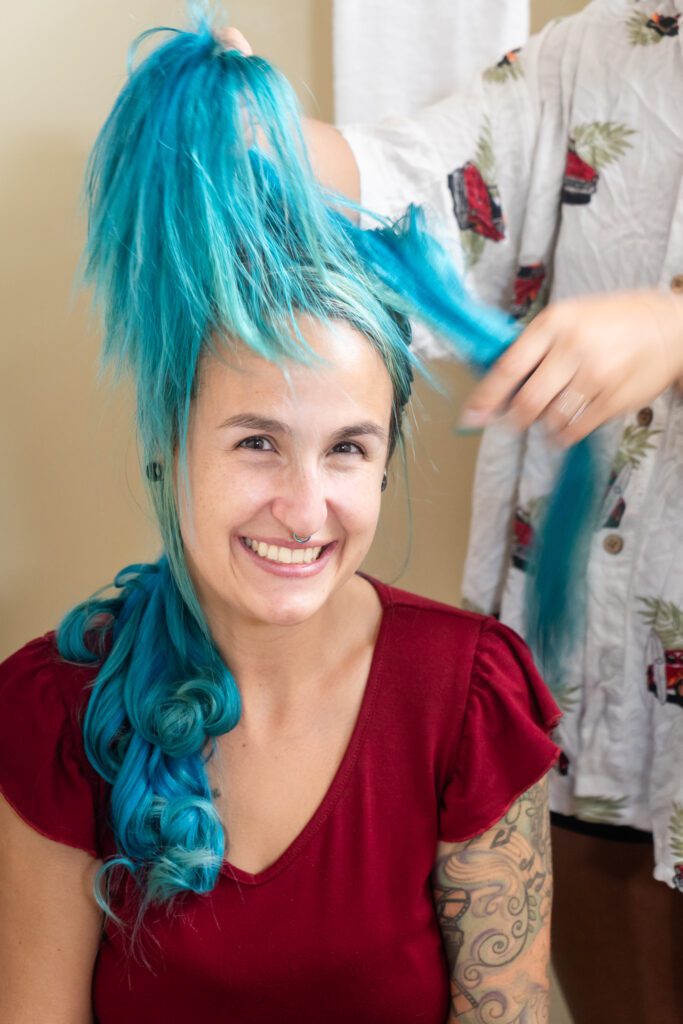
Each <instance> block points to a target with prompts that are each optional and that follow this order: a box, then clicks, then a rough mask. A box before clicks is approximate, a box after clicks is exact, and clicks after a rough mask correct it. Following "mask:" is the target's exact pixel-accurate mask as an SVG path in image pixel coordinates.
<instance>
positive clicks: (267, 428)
mask: <svg viewBox="0 0 683 1024" xmlns="http://www.w3.org/2000/svg"><path fill="white" fill-rule="evenodd" d="M225 427H246V428H247V429H248V430H262V431H263V432H264V433H265V434H291V430H290V428H289V427H288V426H287V424H286V423H281V422H280V421H279V420H271V419H268V418H267V417H265V416H259V415H258V414H257V413H253V412H240V413H237V414H236V415H235V416H229V417H228V418H227V420H223V422H222V423H219V425H218V429H219V430H223V429H224V428H225Z"/></svg>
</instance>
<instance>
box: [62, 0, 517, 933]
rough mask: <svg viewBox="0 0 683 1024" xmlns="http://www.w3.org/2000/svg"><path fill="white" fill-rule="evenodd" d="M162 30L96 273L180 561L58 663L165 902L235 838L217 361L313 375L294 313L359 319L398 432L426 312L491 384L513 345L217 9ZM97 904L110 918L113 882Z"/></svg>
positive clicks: (122, 599) (123, 580)
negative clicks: (222, 790)
mask: <svg viewBox="0 0 683 1024" xmlns="http://www.w3.org/2000/svg"><path fill="white" fill-rule="evenodd" d="M157 31H159V30H157ZM167 31H170V32H171V37H170V39H169V40H168V41H166V42H165V43H164V44H163V45H160V46H159V47H158V48H157V49H155V50H154V51H153V52H152V53H151V54H150V55H149V56H148V57H147V58H146V59H145V60H144V61H143V62H142V63H141V64H140V65H139V66H138V67H137V68H136V69H135V70H133V71H132V72H131V74H130V76H129V78H128V81H127V83H126V84H125V86H124V88H123V90H122V91H121V94H120V95H119V97H118V99H117V101H116V103H115V105H114V108H113V110H112V112H111V114H110V116H109V118H108V119H107V121H106V123H105V125H104V127H103V129H102V131H101V133H100V135H99V137H98V139H97V142H96V144H95V147H94V150H93V153H92V156H91V159H90V163H89V167H88V172H87V178H86V193H87V199H88V208H89V220H88V239H87V247H86V252H85V263H84V268H85V279H86V281H87V282H88V283H89V284H90V285H91V286H92V287H93V289H94V295H95V299H96V301H97V302H98V304H99V305H100V307H101V308H102V310H103V315H104V327H105V336H104V359H105V361H106V362H107V363H109V364H113V365H114V366H115V367H116V368H117V370H118V371H120V372H128V373H130V374H131V375H132V376H133V379H134V380H135V382H136V387H137V425H138V432H139V438H140V448H141V457H142V462H143V464H144V465H146V466H148V467H150V466H151V467H154V471H153V472H152V473H150V474H148V476H149V477H150V482H149V489H150V494H151V498H152V502H153V505H154V509H155V512H156V515H157V518H158V521H159V526H160V531H161V536H162V542H163V552H164V553H163V556H162V557H161V559H160V560H159V561H158V562H157V563H155V564H149V565H147V564H146V565H136V566H130V567H129V568H127V569H125V570H123V572H121V573H119V575H118V576H117V577H116V579H115V581H114V587H115V588H116V593H115V594H114V595H113V596H107V595H103V594H102V593H99V594H96V595H95V596H94V597H93V598H91V599H90V600H88V601H86V602H84V603H83V604H81V605H79V606H78V607H76V608H75V609H73V610H72V611H71V612H70V613H69V614H68V615H67V616H66V617H65V619H64V620H63V622H62V623H61V626H60V628H59V631H58V645H59V650H60V653H61V654H62V656H63V657H65V658H67V659H70V660H75V661H78V662H85V663H92V664H94V665H97V666H98V674H97V677H96V680H95V683H94V686H93V690H92V694H91V697H90V700H89V703H88V708H87V712H86V716H85V720H84V739H85V748H86V752H87V756H88V758H89V760H90V762H91V763H92V765H93V766H94V768H95V769H96V771H97V772H98V773H99V774H100V775H101V776H102V777H103V778H104V779H105V780H107V782H108V783H109V784H110V786H111V821H112V826H113V832H114V838H115V842H116V848H117V851H118V854H117V856H116V857H115V858H114V859H112V860H111V861H109V862H106V863H105V865H104V869H103V870H104V872H105V873H106V871H107V870H108V869H109V867H110V866H111V865H123V866H125V867H126V868H127V869H128V870H129V871H130V872H131V873H132V874H133V875H134V877H135V878H136V879H138V881H139V883H140V889H141V892H142V895H143V900H144V902H147V901H151V902H154V903H163V902H167V901H169V900H170V899H171V898H172V897H174V896H176V895H177V894H179V893H182V892H185V891H192V892H195V893H204V892H208V891H210V890H211V889H212V888H213V887H214V886H215V884H216V881H217V877H218V872H219V869H220V866H221V863H222V862H223V859H224V852H225V851H224V834H223V829H222V826H221V822H220V820H219V817H218V814H217V812H216V810H215V808H214V806H213V802H212V799H211V792H210V788H209V783H208V779H207V772H206V761H207V757H209V756H210V754H211V749H212V741H213V740H214V738H215V737H216V736H219V735H221V734H223V733H226V732H228V731H229V730H230V729H232V728H233V727H234V726H235V725H236V723H237V721H238V720H239V715H240V697H239V690H238V687H237V684H236V682H235V679H234V678H233V676H232V674H231V672H230V669H229V667H227V666H226V665H225V664H224V662H223V661H222V659H221V657H220V655H219V653H218V650H217V648H216V646H215V644H214V642H213V640H212V637H211V634H210V631H209V628H208V624H207V622H206V619H205V617H204V615H203V612H202V609H201V607H200V604H199V601H198V600H197V595H196V593H195V590H194V587H193V585H192V581H191V579H190V577H189V574H188V570H187V566H186V563H185V558H184V552H183V543H182V537H181V533H180V527H179V520H178V508H177V503H178V495H177V492H176V483H177V484H178V487H179V488H180V489H182V486H183V479H184V475H183V466H184V465H185V463H184V459H185V448H186V436H187V426H188V418H189V413H190V407H191V402H192V399H193V394H194V390H195V386H196V380H197V374H198V369H199V366H200V362H201V359H202V357H203V356H204V355H205V354H206V353H207V352H209V351H213V350H215V349H216V348H217V347H220V346H221V345H223V344H228V345H229V344H230V339H231V338H239V339H240V340H241V342H243V343H244V344H246V345H247V346H249V348H250V349H251V350H252V351H254V352H255V353H257V354H259V355H261V356H263V357H265V358H267V359H269V360H273V361H278V362H279V361H284V360H287V359H295V360H303V361H307V360H312V359H313V358H314V357H313V354H312V353H311V352H310V350H309V349H308V347H307V346H306V343H305V340H304V339H303V338H302V336H301V333H300V331H299V329H298V326H297V317H298V316H299V315H301V314H310V315H312V316H313V317H316V318H319V319H322V320H339V319H341V320H346V321H348V322H350V323H351V324H352V325H353V326H355V327H356V328H357V329H358V330H359V331H361V332H362V333H363V334H365V335H366V336H367V338H368V339H369V341H370V342H371V343H372V344H373V345H375V346H376V348H377V349H378V350H379V352H380V353H381V355H382V358H383V359H384V362H385V364H386V366H387V369H388V371H389V374H390V376H391V379H392V383H393V386H394V427H395V430H396V431H398V430H400V417H401V413H402V410H403V408H404V406H405V404H406V403H407V401H408V398H409V395H410V387H411V381H412V373H413V368H414V367H415V366H416V365H417V360H416V357H415V355H414V354H413V352H412V351H411V348H410V327H409V318H411V317H419V318H420V319H422V320H423V321H424V322H425V323H427V324H428V325H429V326H430V327H432V328H433V329H435V330H436V331H438V332H439V333H440V334H441V335H442V336H443V337H444V338H445V339H447V340H448V341H449V342H450V343H451V345H452V347H453V350H454V352H455V353H456V355H457V356H458V357H459V358H461V359H463V360H465V361H466V362H468V363H469V364H470V365H472V366H473V367H474V368H475V369H477V368H478V369H484V368H486V367H488V366H489V365H490V364H491V363H492V362H493V361H494V360H495V359H496V358H497V357H498V355H500V353H501V352H502V351H503V350H504V349H505V348H506V347H507V345H508V344H509V343H510V341H511V340H513V338H514V337H515V336H516V333H517V327H516V326H515V324H514V323H513V322H512V321H511V320H510V318H508V317H506V316H504V315H503V314H502V313H500V312H498V311H495V310H487V309H481V308H480V307H478V306H476V305H475V304H474V303H473V302H472V301H471V300H470V299H469V298H468V296H467V295H466V293H465V291H464V290H463V287H462V284H461V283H460V281H459V279H458V277H457V274H456V272H455V270H454V268H453V266H452V264H451V262H450V260H449V259H448V257H447V256H446V254H445V252H444V250H443V249H442V248H441V246H440V245H439V244H438V243H437V242H436V241H435V240H434V239H433V238H432V237H431V236H430V235H429V234H428V233H427V232H426V231H425V230H424V225H423V220H422V214H421V213H420V211H419V210H416V209H414V208H411V209H410V210H409V211H408V212H407V214H406V216H405V217H404V218H403V219H402V220H401V221H399V222H398V223H396V224H391V223H389V222H387V221H384V220H382V219H380V218H377V220H376V224H377V226H376V227H375V228H374V229H372V230H370V231H364V230H361V229H360V228H358V227H355V226H354V225H353V224H352V223H351V222H350V221H349V220H348V219H347V218H346V217H345V216H343V215H342V214H341V213H340V212H339V211H338V207H339V205H340V203H341V202H342V201H341V199H340V197H338V196H330V195H328V194H326V193H325V192H324V191H323V190H322V189H321V188H320V186H319V185H318V183H317V182H316V180H315V178H314V175H313V173H312V171H311V168H310V165H309V162H308V158H307V155H306V148H305V145H304V141H303V138H302V132H301V123H300V114H299V110H298V107H297V104H296V101H295V99H294V96H293V93H292V91H291V89H290V88H289V86H288V84H287V83H286V81H285V80H284V79H283V77H282V76H281V75H280V74H279V73H278V72H277V71H275V70H274V69H273V68H272V67H271V66H270V65H269V64H268V63H267V62H266V61H264V60H262V59H260V58H258V57H246V56H244V55H242V54H241V53H239V52H236V51H231V52H227V51H226V50H225V49H224V47H223V46H222V45H221V44H220V43H218V42H217V41H216V40H215V38H214V37H213V35H212V30H211V24H210V21H209V19H208V17H207V16H206V15H204V14H202V13H201V12H200V14H199V17H198V20H197V25H196V29H195V30H194V31H186V32H180V31H175V30H167ZM147 35H149V33H145V36H147ZM141 38H144V37H141ZM138 42H139V41H138ZM176 458H177V461H178V465H179V467H180V470H179V473H178V480H176V479H175V477H176V474H175V471H174V467H175V465H176ZM97 896H98V899H99V901H100V904H101V906H102V907H103V909H105V911H106V912H107V913H110V914H112V913H113V911H112V909H111V907H110V906H109V902H108V899H107V896H106V893H105V887H104V886H103V884H102V879H100V881H99V883H98V889H97Z"/></svg>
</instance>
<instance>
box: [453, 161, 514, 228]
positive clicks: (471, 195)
mask: <svg viewBox="0 0 683 1024" xmlns="http://www.w3.org/2000/svg"><path fill="white" fill-rule="evenodd" d="M448 187H449V189H450V192H451V196H452V197H453V212H454V213H455V219H456V220H457V222H458V227H459V228H460V230H461V231H474V233H475V234H477V235H481V236H482V237H483V238H488V239H490V240H491V241H492V242H500V241H502V239H503V238H505V221H504V220H503V211H502V209H501V205H500V200H499V198H498V189H497V188H496V186H495V185H487V184H486V182H485V181H484V178H483V176H482V174H481V172H480V170H479V168H478V167H477V166H476V165H475V164H473V163H471V162H468V163H466V164H465V166H464V167H459V168H457V170H455V171H453V173H452V174H449V175H448Z"/></svg>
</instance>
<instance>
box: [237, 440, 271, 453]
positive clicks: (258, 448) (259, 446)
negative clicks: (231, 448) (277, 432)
mask: <svg viewBox="0 0 683 1024" xmlns="http://www.w3.org/2000/svg"><path fill="white" fill-rule="evenodd" d="M237 447H238V448H250V449H251V450H252V451H255V452H272V451H275V449H274V447H273V444H272V442H271V441H270V439H269V438H267V437H261V436H258V437H245V438H244V440H243V441H240V443H239V444H238V445H237Z"/></svg>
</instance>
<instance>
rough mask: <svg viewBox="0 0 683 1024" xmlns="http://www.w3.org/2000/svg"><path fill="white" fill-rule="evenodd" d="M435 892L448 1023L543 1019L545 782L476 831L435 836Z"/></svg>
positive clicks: (547, 898)
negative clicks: (455, 839) (442, 839)
mask: <svg viewBox="0 0 683 1024" xmlns="http://www.w3.org/2000/svg"><path fill="white" fill-rule="evenodd" d="M433 890H434V900H435V903H436V910H437V915H438V918H439V925H440V927H441V931H442V934H443V940H444V945H445V948H446V955H447V958H448V965H449V974H450V1012H449V1016H448V1024H493V1022H495V1024H547V1021H548V1013H549V980H548V961H549V947H550V904H551V896H552V873H551V861H550V825H549V816H548V794H547V782H546V780H542V781H541V782H539V783H538V784H537V785H535V786H533V787H532V789H530V790H528V792H526V793H524V794H523V795H522V796H521V797H520V798H519V799H518V800H516V801H515V803H514V804H513V805H512V807H511V808H510V810H509V811H508V813H507V814H506V815H505V817H504V818H503V819H502V820H501V821H500V822H498V824H497V825H494V826H493V828H490V829H489V830H488V831H487V832H484V834H483V835H481V836H477V837H476V839H469V840H468V841H467V842H464V843H440V844H439V849H438V852H437V860H436V866H435V869H434V877H433Z"/></svg>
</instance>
